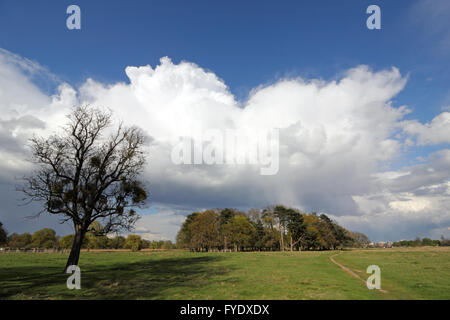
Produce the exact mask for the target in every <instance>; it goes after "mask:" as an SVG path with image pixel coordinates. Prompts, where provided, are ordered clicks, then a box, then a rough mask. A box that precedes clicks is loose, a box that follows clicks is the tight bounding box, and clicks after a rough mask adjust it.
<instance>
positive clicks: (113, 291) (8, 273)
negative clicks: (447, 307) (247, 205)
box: [0, 248, 450, 299]
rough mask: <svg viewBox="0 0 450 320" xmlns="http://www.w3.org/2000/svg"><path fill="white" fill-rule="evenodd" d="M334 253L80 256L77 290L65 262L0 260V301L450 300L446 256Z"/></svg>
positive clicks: (36, 257)
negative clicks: (377, 275)
mask: <svg viewBox="0 0 450 320" xmlns="http://www.w3.org/2000/svg"><path fill="white" fill-rule="evenodd" d="M336 254H337V252H335V251H334V252H333V251H328V252H326V251H325V252H293V253H291V252H285V253H282V252H265V253H264V252H259V253H256V252H255V253H245V252H244V253H190V252H185V251H166V252H138V253H134V252H107V253H105V252H102V253H94V252H83V253H82V254H81V259H80V264H79V265H80V268H81V286H82V288H81V290H68V289H67V288H66V280H67V277H68V275H66V274H63V273H62V269H63V267H64V265H65V262H66V258H67V255H65V254H44V253H0V299H450V249H449V248H419V249H379V250H377V249H371V250H351V251H345V252H343V253H342V254H339V255H337V256H335V257H334V259H335V260H336V261H337V262H338V263H341V264H343V265H344V266H346V267H348V268H350V269H351V270H352V271H354V272H355V273H357V274H359V275H360V276H361V278H363V279H367V277H368V276H369V275H368V274H366V273H365V270H366V268H367V266H369V265H371V264H376V265H378V266H380V268H381V286H382V289H384V290H386V291H387V292H386V293H382V292H380V291H378V290H369V289H367V287H366V286H365V284H364V283H363V282H362V281H360V280H358V279H357V278H355V277H353V276H351V275H350V274H348V273H346V272H345V271H343V270H342V269H340V268H339V267H338V266H337V265H335V264H333V263H332V262H331V261H330V259H329V258H330V256H332V255H336Z"/></svg>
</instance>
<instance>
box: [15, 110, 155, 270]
mask: <svg viewBox="0 0 450 320" xmlns="http://www.w3.org/2000/svg"><path fill="white" fill-rule="evenodd" d="M111 116H112V114H111V113H110V112H107V111H102V110H100V109H97V108H92V107H87V106H86V107H78V108H76V109H74V110H73V112H72V113H71V114H70V115H69V116H68V119H69V121H68V124H67V126H66V127H65V130H64V133H63V134H54V135H52V136H50V137H49V138H46V139H43V138H37V137H34V138H33V139H31V149H32V159H33V161H34V162H35V164H36V165H37V166H38V167H39V169H38V170H37V171H36V172H34V173H33V174H32V175H31V176H29V177H25V179H24V180H25V184H24V186H23V187H21V188H20V190H21V191H23V192H24V194H25V199H28V200H29V201H30V202H31V201H38V202H41V203H43V210H42V211H41V212H39V213H38V215H39V214H41V213H42V212H49V213H50V214H54V215H59V216H60V217H61V219H62V222H66V221H71V222H72V223H73V226H74V229H75V237H74V242H73V245H72V249H71V251H70V255H69V258H68V260H67V264H66V268H65V270H66V269H67V267H68V266H69V265H77V264H78V259H79V256H80V249H81V247H82V244H83V239H84V238H85V235H86V233H87V232H88V231H89V227H90V225H91V224H92V223H93V222H94V221H102V224H103V226H104V230H103V231H102V232H103V233H104V234H108V233H110V232H113V231H118V230H122V229H125V230H129V229H131V228H132V227H133V225H134V224H135V222H136V220H137V219H138V216H137V214H136V212H135V210H134V209H133V208H134V207H139V206H142V205H143V204H144V201H145V200H146V198H147V193H146V191H145V189H144V187H143V184H142V182H141V181H140V180H139V179H140V177H141V176H140V174H141V172H142V170H143V167H144V164H145V157H144V153H143V151H142V147H143V144H144V136H143V134H142V132H141V131H140V130H139V129H137V128H135V127H132V128H124V127H123V126H122V125H119V127H118V128H117V129H116V130H115V132H114V133H113V134H112V135H111V136H109V137H103V136H102V135H103V134H104V133H105V130H106V129H107V128H108V127H110V125H111V123H112V120H111V119H112V118H111Z"/></svg>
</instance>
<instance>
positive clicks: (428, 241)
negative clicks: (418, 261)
mask: <svg viewBox="0 0 450 320" xmlns="http://www.w3.org/2000/svg"><path fill="white" fill-rule="evenodd" d="M422 245H423V246H433V245H434V242H433V240H431V239H430V238H423V239H422Z"/></svg>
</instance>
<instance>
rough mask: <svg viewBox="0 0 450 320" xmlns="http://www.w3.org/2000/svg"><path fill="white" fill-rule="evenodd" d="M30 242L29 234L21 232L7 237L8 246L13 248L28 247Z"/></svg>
mask: <svg viewBox="0 0 450 320" xmlns="http://www.w3.org/2000/svg"><path fill="white" fill-rule="evenodd" d="M30 244H31V234H29V233H23V234H17V233H13V234H11V235H10V236H9V237H8V247H10V248H15V249H25V248H29V246H30Z"/></svg>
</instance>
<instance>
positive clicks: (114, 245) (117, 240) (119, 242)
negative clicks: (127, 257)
mask: <svg viewBox="0 0 450 320" xmlns="http://www.w3.org/2000/svg"><path fill="white" fill-rule="evenodd" d="M124 245H125V238H124V237H122V236H117V237H114V238H111V239H109V240H108V247H109V248H111V249H123V248H124Z"/></svg>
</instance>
